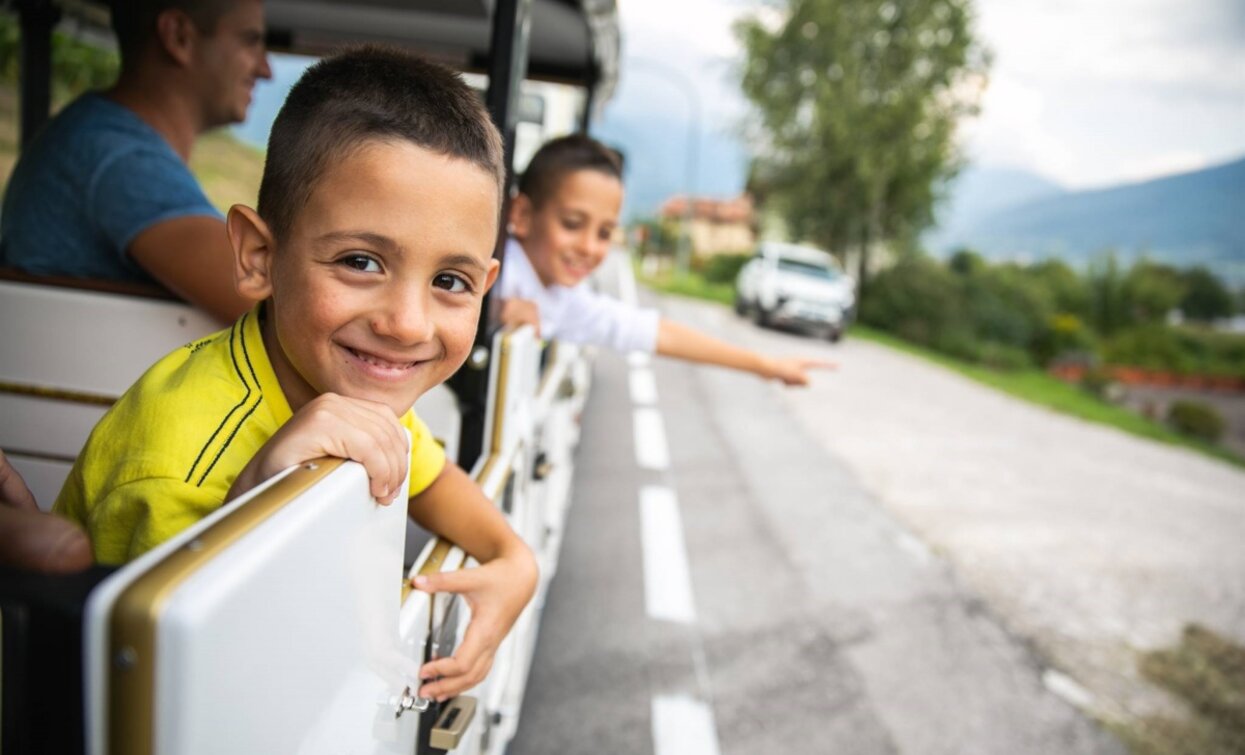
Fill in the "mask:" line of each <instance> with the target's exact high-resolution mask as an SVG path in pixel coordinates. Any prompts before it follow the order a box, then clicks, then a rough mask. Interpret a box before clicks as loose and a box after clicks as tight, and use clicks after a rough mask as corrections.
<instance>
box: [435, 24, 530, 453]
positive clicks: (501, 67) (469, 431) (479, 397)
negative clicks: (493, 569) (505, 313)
mask: <svg viewBox="0 0 1245 755" xmlns="http://www.w3.org/2000/svg"><path fill="white" fill-rule="evenodd" d="M531 10H532V3H531V0H497V3H496V5H495V7H494V9H493V31H492V40H491V42H492V44H491V45H490V47H489V60H488V93H487V94H486V95H485V104H487V105H488V110H489V114H490V115H492V117H493V123H495V124H496V125H497V128H498V130H499V131H501V135H502V139H503V140H504V143H505V150H506V157H505V159H506V189H507V190H506V192H505V196H503V199H502V210H501V223H500V226H499V228H498V234H497V245H496V247H495V248H494V250H493V256H494V257H496V258H498V259H500V258H501V257H502V252H503V250H504V249H505V243H506V216H507V214H508V211H509V204H510V197H509V194H510V192H509V187H510V185H511V183H512V181H513V178H514V135H515V116H516V113H517V111H518V100H519V84H520V83H521V82H522V81H523V79H524V78H525V77H526V76H527V42H528V31H529V28H530V26H531ZM495 310H496V297H493V296H491V295H489V296H486V297H485V299H484V305H483V307H482V308H481V310H480V323H479V325H478V327H477V328H476V340H475V345H474V346H473V347H472V353H471V356H470V357H468V359H467V363H466V364H465V365H463V367H462V369H460V370H459V371H458V372H457V373H456V374H455V375H454V377H452V378H451V379H450V381H449V385H450V387H451V388H452V389H453V390H454V392H455V394H456V395H457V396H458V405H459V410H460V411H461V413H462V422H463V424H462V432H461V434H460V435H459V442H458V448H459V451H458V463H459V465H460V466H462V467H463V468H464V469H467V470H470V469H471V466H472V465H473V464H475V462H476V459H478V458H479V457H480V454H481V453H482V451H483V449H484V433H485V431H486V428H485V427H484V414H485V409H486V407H487V405H488V372H489V370H488V368H489V356H490V355H489V349H490V346H491V344H492V341H493V333H494V331H495V327H494V325H493V324H494V323H495V322H496V321H497V318H496V316H495Z"/></svg>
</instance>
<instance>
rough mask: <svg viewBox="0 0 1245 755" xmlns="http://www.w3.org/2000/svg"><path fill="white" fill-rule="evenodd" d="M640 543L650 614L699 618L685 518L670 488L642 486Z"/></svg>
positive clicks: (686, 619)
mask: <svg viewBox="0 0 1245 755" xmlns="http://www.w3.org/2000/svg"><path fill="white" fill-rule="evenodd" d="M640 547H641V550H642V552H643V557H644V608H645V610H646V611H647V612H648V615H649V617H651V618H654V619H662V620H665V621H674V622H678V623H680V624H691V623H693V622H695V621H696V601H695V600H694V599H693V598H692V574H691V569H689V568H688V561H687V548H686V546H685V545H684V544H683V519H682V517H681V516H680V515H679V502H678V500H677V499H676V498H675V495H674V491H673V490H671V489H670V488H666V487H659V486H656V485H646V486H644V487H642V488H640Z"/></svg>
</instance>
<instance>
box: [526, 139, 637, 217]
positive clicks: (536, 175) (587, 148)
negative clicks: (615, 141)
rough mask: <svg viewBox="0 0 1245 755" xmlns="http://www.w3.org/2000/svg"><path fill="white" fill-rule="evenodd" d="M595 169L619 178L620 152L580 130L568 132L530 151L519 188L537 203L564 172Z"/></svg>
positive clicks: (544, 197)
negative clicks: (528, 160) (567, 134)
mask: <svg viewBox="0 0 1245 755" xmlns="http://www.w3.org/2000/svg"><path fill="white" fill-rule="evenodd" d="M579 170H595V171H597V172H598V173H604V174H605V175H607V176H610V177H612V178H616V179H618V180H619V181H620V182H621V181H622V155H620V154H618V152H617V151H615V150H613V149H610V148H609V147H607V146H605V145H604V144H602V143H601V142H599V141H597V140H596V139H593V138H592V137H589V136H584V135H583V134H571V135H569V136H562V137H558V138H557V139H551V140H550V141H547V142H545V144H544V146H542V147H541V148H540V149H538V150H537V151H536V154H535V155H532V159H531V161H530V162H529V163H528V164H527V170H525V171H523V176H522V177H520V178H519V191H520V192H521V193H523V194H525V195H526V196H527V197H528V199H530V200H532V204H533V205H536V206H537V207H539V206H540V205H541V204H542V203H544V201H545V200H546V199H548V198H549V196H550V195H552V194H553V192H555V191H556V190H557V187H558V183H559V182H560V181H561V180H562V177H563V176H565V175H566V174H567V173H574V172H575V171H579Z"/></svg>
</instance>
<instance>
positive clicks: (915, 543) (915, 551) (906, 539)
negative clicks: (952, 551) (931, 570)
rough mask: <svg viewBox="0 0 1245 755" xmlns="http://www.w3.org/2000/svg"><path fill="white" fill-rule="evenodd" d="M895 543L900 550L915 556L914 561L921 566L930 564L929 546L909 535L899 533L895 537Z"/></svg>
mask: <svg viewBox="0 0 1245 755" xmlns="http://www.w3.org/2000/svg"><path fill="white" fill-rule="evenodd" d="M895 541H896V542H897V543H898V544H899V547H900V548H902V549H903V550H905V551H907V552H908V553H911V554H912V555H913V556H915V557H916V560H917V561H920V562H921V564H922V565H926V564H928V563H929V562H930V559H931V558H932V556H931V555H930V552H929V546H927V545H926V544H925V543H923V542H921V541H920V540H918V539H916V538H915V537H914V536H912V535H911V534H909V533H907V532H902V531H901V532H900V533H899V534H898V535H897V536H896V537H895Z"/></svg>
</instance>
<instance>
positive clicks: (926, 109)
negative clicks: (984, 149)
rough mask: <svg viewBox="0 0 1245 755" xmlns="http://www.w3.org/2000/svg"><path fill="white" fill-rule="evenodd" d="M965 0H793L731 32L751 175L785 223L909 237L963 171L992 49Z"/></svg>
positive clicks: (828, 242) (816, 230)
mask: <svg viewBox="0 0 1245 755" xmlns="http://www.w3.org/2000/svg"><path fill="white" fill-rule="evenodd" d="M970 24H971V10H970V7H969V3H968V0H790V1H789V2H788V3H787V5H786V6H785V12H784V13H783V18H782V20H781V21H780V22H779V23H777V24H768V23H766V22H765V21H764V20H763V19H762V17H760V16H753V17H751V18H747V19H745V20H743V21H741V22H740V23H739V24H738V25H737V27H736V33H737V35H738V37H739V39H740V41H741V42H742V44H743V46H744V50H745V61H744V64H743V70H742V77H741V83H742V88H743V91H744V94H745V95H746V96H747V97H748V99H749V100H750V101H751V102H752V104H753V106H754V111H755V113H754V120H753V123H752V124H751V128H752V131H753V136H754V137H755V139H754V142H753V143H754V153H755V154H754V160H755V161H756V162H757V163H759V167H758V168H757V169H755V170H754V172H753V176H754V178H755V179H756V180H758V181H762V180H763V181H764V183H765V186H764V191H763V192H762V193H763V194H764V195H765V196H766V197H767V198H768V199H769V200H770V201H772V202H773V203H774V206H775V208H776V209H777V210H778V211H779V212H780V213H782V215H783V216H784V217H785V219H786V221H787V224H788V226H789V228H790V229H791V231H792V232H793V233H794V234H795V235H797V236H799V237H802V238H807V239H810V240H812V241H814V242H816V243H817V244H819V245H820V246H823V247H825V248H827V249H830V250H832V251H836V252H839V253H844V252H845V251H846V250H847V249H848V248H853V247H854V248H858V249H859V250H860V260H861V264H860V272H859V276H858V280H859V282H860V285H861V287H862V290H863V288H864V285H865V283H866V280H867V276H868V260H869V252H870V249H871V247H872V246H873V245H874V244H875V243H890V244H892V245H893V246H896V247H899V248H910V247H912V246H913V245H914V241H915V239H916V237H917V235H918V234H919V233H920V231H921V230H922V229H924V228H926V227H927V226H928V225H929V224H930V223H931V222H932V219H933V207H934V203H935V200H936V199H937V191H938V187H939V186H942V185H944V184H945V182H946V179H948V178H950V177H951V176H952V175H953V174H954V173H955V171H956V170H958V167H959V164H960V159H959V156H958V153H957V151H956V148H955V144H954V141H953V137H954V132H955V127H956V124H957V122H958V121H959V119H960V117H962V116H964V115H966V114H970V113H972V112H975V110H976V107H977V102H978V99H979V97H980V93H981V90H982V88H983V86H984V82H985V77H984V74H985V71H986V69H987V67H988V64H989V61H988V57H989V56H988V54H987V53H986V51H985V50H984V49H983V48H982V47H981V46H979V45H978V44H977V43H976V42H975V41H974V39H973V37H972V35H971V33H970V29H969V27H970Z"/></svg>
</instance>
